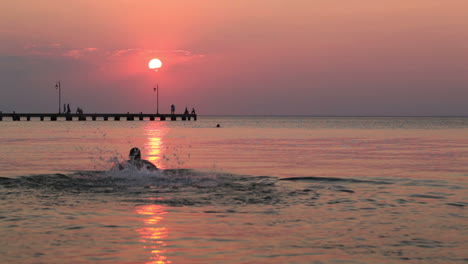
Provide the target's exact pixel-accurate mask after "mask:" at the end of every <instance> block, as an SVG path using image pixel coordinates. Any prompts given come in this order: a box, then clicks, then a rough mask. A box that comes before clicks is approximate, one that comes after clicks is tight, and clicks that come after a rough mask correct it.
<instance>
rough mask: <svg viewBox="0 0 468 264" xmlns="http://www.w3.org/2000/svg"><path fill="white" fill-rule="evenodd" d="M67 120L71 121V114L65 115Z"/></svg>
mask: <svg viewBox="0 0 468 264" xmlns="http://www.w3.org/2000/svg"><path fill="white" fill-rule="evenodd" d="M65 118H66V120H67V121H73V117H72V116H71V115H67V117H65Z"/></svg>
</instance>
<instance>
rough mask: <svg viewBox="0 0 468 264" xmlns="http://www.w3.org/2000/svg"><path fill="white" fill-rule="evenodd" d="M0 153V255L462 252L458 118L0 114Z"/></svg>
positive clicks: (436, 258)
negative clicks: (51, 117)
mask: <svg viewBox="0 0 468 264" xmlns="http://www.w3.org/2000/svg"><path fill="white" fill-rule="evenodd" d="M216 124H220V125H221V127H220V128H216ZM132 147H139V148H140V149H142V152H143V156H144V157H145V158H147V159H149V160H150V161H152V162H153V163H155V164H157V166H158V167H160V168H162V169H163V170H162V171H161V172H159V173H151V172H145V171H131V170H127V171H121V172H116V171H113V170H111V168H112V166H113V164H114V163H115V162H117V161H122V160H124V159H126V156H127V155H128V151H129V149H130V148H132ZM0 157H1V159H0V226H1V228H0V235H1V236H2V237H3V239H1V240H0V262H1V263H466V262H468V253H466V252H468V246H467V245H468V244H467V242H468V241H467V240H468V239H467V237H468V232H467V230H468V221H467V215H466V208H467V206H468V193H467V176H468V118H398V117H393V118H390V117H388V118H364V117H361V118H351V117H347V118H338V117H336V118H313V117H201V118H199V120H198V121H196V122H193V121H192V122H188V121H187V122H182V121H177V122H170V121H169V122H159V121H155V122H150V121H130V122H127V121H120V122H116V121H106V122H105V121H95V122H93V121H87V122H77V121H76V122H66V121H57V122H50V121H46V122H40V121H39V120H33V121H30V122H26V121H23V122H11V121H5V120H4V121H2V122H0Z"/></svg>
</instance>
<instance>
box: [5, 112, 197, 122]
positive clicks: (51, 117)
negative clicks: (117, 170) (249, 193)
mask: <svg viewBox="0 0 468 264" xmlns="http://www.w3.org/2000/svg"><path fill="white" fill-rule="evenodd" d="M6 118H9V119H10V120H12V121H31V119H33V118H35V119H39V120H40V121H57V120H65V121H74V120H76V121H86V120H92V121H100V120H102V121H108V120H114V121H120V120H125V121H134V120H140V121H143V120H149V121H155V120H160V121H165V120H172V121H176V120H182V121H187V120H194V121H196V120H197V115H196V114H143V113H138V114H131V113H126V114H97V113H94V114H52V113H48V114H47V113H45V114H38V113H0V121H3V120H4V119H5V120H6Z"/></svg>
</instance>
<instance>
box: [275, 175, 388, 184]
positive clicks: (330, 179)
mask: <svg viewBox="0 0 468 264" xmlns="http://www.w3.org/2000/svg"><path fill="white" fill-rule="evenodd" d="M279 180H281V181H304V182H344V183H345V182H348V183H370V184H392V183H391V182H388V181H371V180H357V179H352V178H351V179H350V178H334V177H312V176H311V177H290V178H282V179H279Z"/></svg>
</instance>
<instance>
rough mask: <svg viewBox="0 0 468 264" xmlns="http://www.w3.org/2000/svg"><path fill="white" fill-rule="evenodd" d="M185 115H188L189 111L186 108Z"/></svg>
mask: <svg viewBox="0 0 468 264" xmlns="http://www.w3.org/2000/svg"><path fill="white" fill-rule="evenodd" d="M184 115H188V109H187V107H185V111H184Z"/></svg>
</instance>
